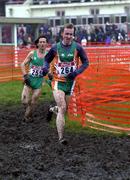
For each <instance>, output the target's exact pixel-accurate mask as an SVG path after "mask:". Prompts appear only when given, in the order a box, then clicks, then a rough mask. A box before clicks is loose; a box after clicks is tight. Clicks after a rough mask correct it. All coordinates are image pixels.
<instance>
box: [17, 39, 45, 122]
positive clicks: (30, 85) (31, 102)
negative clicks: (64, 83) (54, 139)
mask: <svg viewBox="0 0 130 180" xmlns="http://www.w3.org/2000/svg"><path fill="white" fill-rule="evenodd" d="M35 44H36V47H37V49H36V50H32V51H31V52H29V54H28V55H27V57H26V58H25V60H24V61H23V62H22V64H21V70H22V74H23V78H24V88H23V91H22V98H21V100H22V103H23V104H24V105H26V111H25V115H24V120H25V121H26V122H28V121H31V120H32V118H31V116H32V112H33V110H34V107H35V105H36V103H37V100H38V97H39V96H40V94H41V87H42V84H43V76H42V67H43V62H44V56H45V55H46V53H47V51H46V47H47V38H46V37H45V36H40V37H38V38H37V40H36V41H35ZM27 66H29V71H28V72H27V68H26V67H27Z"/></svg>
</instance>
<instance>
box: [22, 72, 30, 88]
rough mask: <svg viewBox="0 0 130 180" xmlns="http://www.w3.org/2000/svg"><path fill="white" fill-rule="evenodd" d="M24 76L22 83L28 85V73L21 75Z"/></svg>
mask: <svg viewBox="0 0 130 180" xmlns="http://www.w3.org/2000/svg"><path fill="white" fill-rule="evenodd" d="M23 78H24V83H25V84H26V85H27V86H30V80H29V75H28V74H25V75H24V76H23Z"/></svg>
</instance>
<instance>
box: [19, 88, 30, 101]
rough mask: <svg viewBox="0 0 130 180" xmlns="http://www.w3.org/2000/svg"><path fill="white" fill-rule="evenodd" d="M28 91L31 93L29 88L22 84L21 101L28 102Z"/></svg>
mask: <svg viewBox="0 0 130 180" xmlns="http://www.w3.org/2000/svg"><path fill="white" fill-rule="evenodd" d="M30 93H31V89H30V88H29V87H28V86H26V85H24V87H23V91H22V97H21V100H22V102H23V103H28V102H29V100H30Z"/></svg>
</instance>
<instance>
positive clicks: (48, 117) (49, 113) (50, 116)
mask: <svg viewBox="0 0 130 180" xmlns="http://www.w3.org/2000/svg"><path fill="white" fill-rule="evenodd" d="M52 116H53V112H52V111H50V107H49V109H48V112H47V122H50V121H51V120H52Z"/></svg>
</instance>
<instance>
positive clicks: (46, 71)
mask: <svg viewBox="0 0 130 180" xmlns="http://www.w3.org/2000/svg"><path fill="white" fill-rule="evenodd" d="M47 73H48V70H47V69H46V68H43V69H42V75H43V76H46V75H47Z"/></svg>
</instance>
